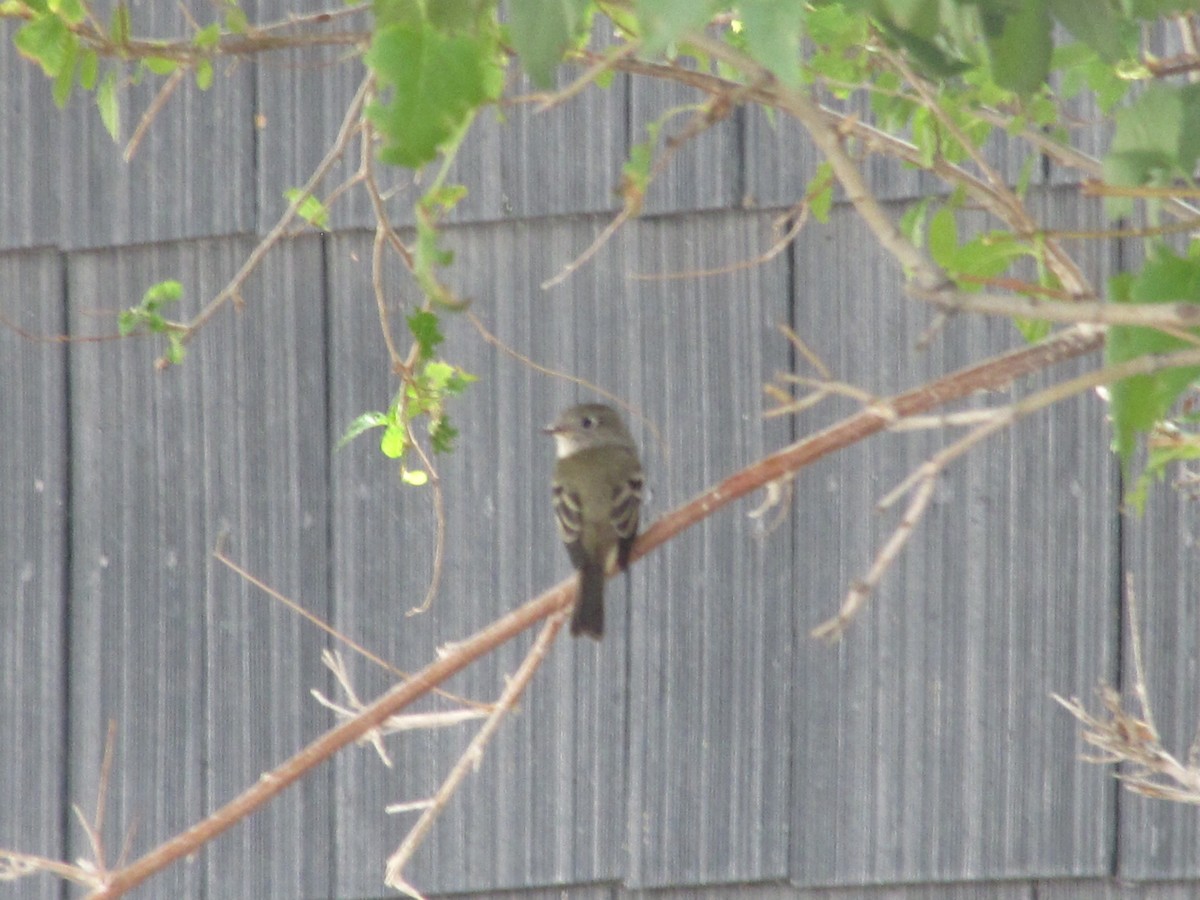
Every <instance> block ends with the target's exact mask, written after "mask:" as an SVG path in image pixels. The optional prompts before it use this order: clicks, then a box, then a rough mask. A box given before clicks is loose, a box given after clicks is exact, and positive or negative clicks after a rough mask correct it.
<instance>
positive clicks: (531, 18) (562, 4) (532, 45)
mask: <svg viewBox="0 0 1200 900" xmlns="http://www.w3.org/2000/svg"><path fill="white" fill-rule="evenodd" d="M589 5H590V2H589V0H521V2H520V3H513V4H511V5H510V6H509V17H508V28H509V33H510V34H511V36H512V42H513V46H514V47H515V48H516V50H517V54H518V55H519V56H520V57H521V64H522V65H523V66H524V67H525V71H526V72H528V73H529V77H530V78H531V79H533V83H534V84H536V85H538V86H539V87H543V88H548V87H551V86H552V85H553V84H554V70H555V69H556V68H557V66H558V63H559V61H560V60H561V59H562V57H563V53H564V52H565V51H566V50H567V48H568V47H570V46H571V45H572V44H573V43H574V42H575V39H576V37H577V36H578V35H579V32H580V30H581V28H582V26H583V25H584V23H585V22H586V21H587V19H586V16H585V13H586V11H587V9H588V6H589Z"/></svg>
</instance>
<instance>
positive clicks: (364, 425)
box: [337, 412, 388, 448]
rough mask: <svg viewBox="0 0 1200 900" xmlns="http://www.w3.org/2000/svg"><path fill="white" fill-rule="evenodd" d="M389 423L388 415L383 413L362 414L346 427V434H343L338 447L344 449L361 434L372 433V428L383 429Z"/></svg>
mask: <svg viewBox="0 0 1200 900" xmlns="http://www.w3.org/2000/svg"><path fill="white" fill-rule="evenodd" d="M387 423H388V416H387V413H381V412H365V413H362V414H361V415H359V416H357V417H356V418H355V419H354V421H353V422H351V423H350V424H349V425H348V426H347V427H346V430H345V432H343V433H342V437H341V439H340V440H339V441H338V443H337V445H338V447H339V448H341V447H344V446H345V445H346V444H348V443H350V442H351V441H352V440H354V439H355V438H356V437H358V436H359V435H360V434H363V433H365V432H367V431H370V430H371V429H372V428H381V427H383V426H384V425H387Z"/></svg>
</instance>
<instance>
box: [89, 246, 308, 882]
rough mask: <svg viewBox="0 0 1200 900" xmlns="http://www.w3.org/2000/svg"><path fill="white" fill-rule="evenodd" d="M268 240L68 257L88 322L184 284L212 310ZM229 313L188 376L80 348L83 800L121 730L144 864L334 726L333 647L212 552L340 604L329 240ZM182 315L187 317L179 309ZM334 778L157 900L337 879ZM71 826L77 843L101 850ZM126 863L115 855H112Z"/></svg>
mask: <svg viewBox="0 0 1200 900" xmlns="http://www.w3.org/2000/svg"><path fill="white" fill-rule="evenodd" d="M252 246H253V243H252V241H251V240H249V239H242V240H224V241H216V242H201V243H196V244H189V245H161V246H158V247H152V248H142V249H128V250H122V251H119V252H115V253H114V252H108V253H103V254H78V255H75V256H73V257H72V258H71V260H70V263H71V264H70V271H69V276H70V280H69V290H70V294H71V325H72V329H73V333H75V334H78V335H81V336H84V335H92V334H111V333H112V332H113V331H114V324H113V320H112V315H111V313H112V311H113V310H114V309H115V308H116V307H119V306H122V305H128V304H130V303H131V302H133V301H135V300H136V299H137V297H138V296H139V295H140V292H141V291H142V290H143V289H144V288H145V287H146V286H147V285H148V284H150V283H151V282H154V281H157V280H159V279H162V278H164V277H178V278H180V280H181V281H182V282H183V283H184V284H185V285H186V290H187V294H186V300H185V302H184V308H185V309H186V310H190V311H195V310H196V309H198V308H199V306H200V304H201V302H203V301H204V300H205V299H207V297H209V296H211V295H212V294H213V293H215V292H216V291H217V290H218V289H219V288H220V287H221V286H222V285H223V283H224V281H225V279H227V278H228V277H229V276H230V275H231V274H232V273H233V271H235V269H236V267H237V266H238V265H239V264H240V262H241V260H242V259H243V258H244V256H245V254H246V253H247V252H248V251H249V249H250V248H251V247H252ZM277 252H278V255H277V256H275V257H274V258H273V259H272V260H270V261H269V262H268V264H267V268H266V269H265V270H264V272H263V273H261V275H260V276H259V278H258V279H257V280H256V281H255V282H254V283H252V284H251V285H250V286H248V287H247V289H246V291H245V292H244V296H245V298H246V300H247V307H246V311H245V312H244V313H243V314H242V315H240V316H239V315H235V314H234V311H233V309H232V308H229V309H226V310H224V311H223V312H222V313H220V314H218V316H217V317H216V318H214V319H213V320H212V321H211V322H210V323H209V325H208V326H207V327H206V328H205V330H204V331H202V332H201V333H200V334H199V335H198V336H197V338H196V339H195V341H194V342H193V343H192V344H191V345H190V352H189V356H188V358H187V361H186V362H185V363H184V364H183V365H182V366H180V367H178V368H174V369H170V370H168V371H166V372H162V373H156V372H155V371H154V368H153V361H154V358H155V356H156V355H157V354H158V353H160V352H161V350H162V347H161V345H160V344H159V343H158V342H157V341H155V340H150V339H131V340H127V341H123V342H120V343H115V342H111V341H108V342H100V343H81V344H77V345H72V347H73V355H72V370H71V410H70V412H71V415H72V421H73V423H74V430H73V435H74V437H73V451H74V452H73V468H72V475H73V479H72V497H73V506H74V511H75V515H74V516H73V518H72V523H73V525H72V558H73V560H74V562H75V571H74V573H73V578H72V583H71V589H72V598H73V599H72V615H71V619H70V628H71V632H70V637H71V642H72V643H71V646H72V659H73V669H72V680H71V691H70V699H71V735H72V740H71V747H70V751H71V756H70V769H69V772H70V776H69V777H70V781H69V790H70V794H71V796H72V797H74V798H92V797H94V796H95V792H96V789H97V776H98V772H99V765H100V760H101V754H102V751H103V746H104V740H105V731H106V725H107V723H108V722H109V721H112V722H114V723H115V726H116V729H117V732H116V737H117V741H116V746H115V750H116V753H115V757H114V765H113V774H112V778H111V781H110V785H109V791H108V819H107V822H108V830H107V832H106V835H105V837H106V843H107V845H108V846H109V847H114V848H115V847H120V846H121V845H122V841H123V840H124V837H125V835H126V833H127V832H128V831H129V830H130V829H134V828H135V829H136V831H135V833H134V836H133V842H132V846H131V851H132V852H133V853H134V854H137V853H139V852H141V851H144V850H145V849H148V848H149V847H150V846H152V845H154V844H155V843H157V842H159V841H161V840H164V839H165V838H167V837H169V836H171V835H172V834H175V833H176V832H178V831H179V830H181V829H182V828H184V827H186V826H188V825H190V824H192V823H193V822H195V821H197V820H199V819H200V818H202V817H203V816H204V815H206V814H207V813H208V812H210V811H211V810H212V809H213V808H214V807H215V806H217V805H219V804H221V803H224V802H225V801H227V800H229V799H231V798H232V796H233V795H234V794H235V793H237V792H239V791H241V790H242V789H243V788H245V787H246V786H248V785H250V784H252V783H253V782H254V781H255V780H257V778H258V777H259V776H260V774H261V773H262V772H263V771H265V770H266V769H268V768H270V767H272V766H273V765H275V764H276V763H278V762H279V761H281V760H282V759H283V758H285V757H286V756H288V755H290V754H291V753H292V752H293V751H294V750H296V749H298V747H299V746H301V745H302V744H303V743H306V742H307V741H308V740H310V739H311V738H312V737H315V736H316V734H317V733H319V731H320V730H322V729H323V728H324V727H325V721H324V717H323V716H321V715H320V714H319V713H318V712H317V711H316V708H315V705H314V703H313V701H312V699H311V697H310V696H309V693H308V691H309V688H311V687H313V686H325V685H326V684H327V676H326V673H325V672H324V671H323V670H322V669H321V667H320V665H319V662H318V661H317V659H316V656H317V653H318V650H319V648H320V647H321V646H323V645H324V643H325V640H324V637H323V636H322V635H320V634H318V633H316V632H314V631H313V630H312V629H311V628H310V626H308V625H306V624H301V623H299V622H298V621H297V619H296V618H295V616H294V615H292V614H291V613H289V612H286V611H284V610H283V609H282V608H281V607H279V606H278V605H277V604H275V603H274V602H273V601H271V600H270V599H269V598H267V597H265V596H263V595H262V594H261V593H260V592H259V591H258V589H256V588H253V587H251V586H250V585H248V584H246V583H244V582H242V581H240V580H239V579H237V578H235V577H233V575H232V573H230V572H228V571H227V570H226V569H225V567H224V566H221V565H219V564H218V563H216V562H215V561H213V560H212V559H211V553H212V551H213V549H214V547H215V546H216V543H217V541H218V538H219V536H220V535H222V534H223V533H226V532H228V534H229V536H230V540H229V544H228V548H229V552H230V554H231V556H233V557H234V558H235V559H237V560H239V561H241V562H243V563H245V564H246V566H247V567H248V568H250V569H251V570H252V571H255V573H256V574H258V575H260V576H261V577H263V579H264V580H266V581H268V582H269V583H272V584H273V585H274V586H276V587H277V588H279V589H280V590H282V591H284V592H287V593H289V594H291V595H292V596H296V597H297V599H299V600H301V601H302V602H305V603H306V605H308V606H309V607H310V608H312V609H313V610H314V611H315V612H317V613H318V614H320V613H322V612H323V611H324V610H325V609H326V604H327V598H326V597H325V596H324V586H325V583H326V581H325V574H324V573H325V571H326V562H325V554H324V548H325V546H326V533H325V527H324V508H325V504H326V499H325V480H326V474H325V473H326V467H325V463H324V459H325V452H326V447H327V446H328V436H327V434H326V432H325V421H326V420H325V412H324V401H323V397H324V393H323V389H322V387H321V385H322V382H323V372H322V365H323V359H324V351H323V344H322V321H323V312H322V309H321V288H322V285H321V282H320V274H319V273H320V271H321V266H320V246H319V243H318V242H316V241H309V242H307V243H306V244H304V245H298V246H294V247H285V248H282V249H281V250H280V251H277ZM171 312H173V310H172V311H169V312H168V314H171ZM330 777H331V776H330V773H329V772H328V770H318V771H316V772H314V773H312V774H310V775H309V777H308V778H307V779H305V781H304V782H303V784H302V785H300V786H298V787H296V788H293V789H292V790H291V791H290V792H288V793H287V794H285V795H284V796H283V797H281V798H279V799H277V800H276V801H275V802H274V803H273V804H272V805H271V807H270V808H269V810H267V811H266V812H265V813H264V814H262V815H260V816H259V817H257V818H253V819H251V820H250V821H249V822H247V823H245V824H244V825H242V826H241V827H240V828H238V829H235V831H234V832H232V833H231V834H228V835H227V836H225V837H223V838H222V839H220V840H219V841H218V842H217V843H216V844H214V846H213V847H212V848H211V850H210V854H211V855H210V856H208V857H206V860H207V861H206V864H205V865H203V866H186V865H183V866H175V867H173V868H171V869H169V870H168V871H166V872H164V873H163V874H161V875H159V876H157V878H156V879H155V881H154V888H153V890H154V891H155V893H156V895H158V896H200V895H202V894H203V893H204V892H206V891H208V892H212V894H213V895H214V896H218V895H219V896H238V895H251V894H259V893H261V892H262V891H267V892H268V893H272V894H275V895H279V896H300V895H311V894H323V893H326V892H328V891H330V890H331V889H332V885H331V883H330V878H331V871H330V868H329V865H330V854H329V851H328V848H329V846H330V844H331V842H332V835H331V828H332V822H331V819H330V813H331V811H330V810H329V808H328V806H327V802H328V797H329V779H330ZM82 840H83V839H82V837H81V836H80V835H79V834H78V832H77V830H73V831H72V833H71V840H70V848H71V850H70V852H71V854H72V855H81V854H82V853H83V847H82ZM110 862H111V861H110Z"/></svg>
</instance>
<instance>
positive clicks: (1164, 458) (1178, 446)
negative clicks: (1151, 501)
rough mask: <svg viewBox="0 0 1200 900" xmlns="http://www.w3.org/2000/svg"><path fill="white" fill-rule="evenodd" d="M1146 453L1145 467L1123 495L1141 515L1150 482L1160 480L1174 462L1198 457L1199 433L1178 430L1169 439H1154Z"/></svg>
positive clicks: (1199, 457) (1199, 452)
mask: <svg viewBox="0 0 1200 900" xmlns="http://www.w3.org/2000/svg"><path fill="white" fill-rule="evenodd" d="M1154 444H1155V445H1154V446H1151V447H1150V452H1149V453H1148V454H1147V458H1146V467H1145V468H1144V469H1142V472H1141V474H1140V475H1139V476H1138V479H1137V482H1136V483H1135V484H1134V486H1133V487H1132V488H1131V489H1130V490H1129V492H1128V493H1127V494H1126V495H1125V502H1126V503H1127V504H1129V505H1130V506H1132V507H1133V508H1134V509H1135V510H1136V511H1137V513H1138V515H1141V514H1142V513H1144V512H1145V510H1146V497H1147V495H1148V493H1149V490H1150V485H1151V483H1153V482H1155V481H1162V480H1163V479H1164V478H1165V477H1166V474H1167V469H1168V468H1169V467H1170V466H1171V465H1173V464H1174V463H1182V462H1193V461H1194V460H1197V459H1200V435H1196V434H1188V433H1186V432H1179V433H1175V434H1173V435H1172V436H1171V437H1170V438H1169V439H1166V440H1163V441H1155V442H1154Z"/></svg>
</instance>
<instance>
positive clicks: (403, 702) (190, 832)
mask: <svg viewBox="0 0 1200 900" xmlns="http://www.w3.org/2000/svg"><path fill="white" fill-rule="evenodd" d="M1102 341H1103V337H1102V336H1101V334H1100V333H1099V332H1096V331H1095V330H1093V329H1090V328H1087V327H1079V328H1073V329H1070V330H1067V331H1063V332H1060V333H1059V334H1057V335H1055V336H1053V337H1051V338H1049V339H1047V340H1046V341H1043V342H1042V343H1040V344H1036V345H1034V346H1032V347H1026V348H1022V349H1019V350H1014V351H1012V352H1010V353H1005V354H1003V355H1001V356H997V357H994V358H992V359H989V360H986V361H985V362H982V363H979V364H977V365H974V366H970V367H968V368H965V369H960V370H959V371H957V372H953V373H951V374H949V375H947V376H945V377H943V378H939V379H937V380H936V381H931V382H929V383H928V384H924V385H922V386H921V387H919V388H915V389H913V390H911V391H907V392H906V393H903V394H898V395H896V396H895V397H892V398H890V399H885V400H881V401H879V402H878V403H876V404H874V405H873V406H871V407H868V408H867V409H865V410H863V411H862V412H859V413H857V414H855V415H853V416H850V417H849V418H847V419H843V420H842V421H841V422H839V423H837V424H835V425H832V426H830V427H829V428H826V429H825V430H824V431H820V432H818V433H816V434H814V435H812V436H810V437H807V438H805V439H804V440H801V441H797V442H796V443H794V444H792V445H791V446H788V447H785V448H784V449H782V450H779V451H777V452H776V453H772V454H770V455H769V456H766V457H764V458H762V459H761V460H759V461H758V462H756V463H754V464H752V465H750V466H747V467H746V468H744V469H742V470H740V471H738V472H736V473H734V474H733V475H731V476H729V477H728V478H726V479H725V480H724V481H722V482H721V483H720V484H718V485H716V486H715V487H713V488H710V489H709V490H707V491H705V492H704V493H703V494H701V495H699V496H698V497H696V498H695V499H693V500H691V501H690V502H688V503H686V504H684V505H683V506H681V507H679V508H678V509H676V510H673V511H672V512H670V513H668V514H667V515H665V516H663V517H662V518H661V519H659V520H658V521H657V522H655V523H654V524H653V525H652V526H651V527H650V528H649V529H648V530H647V531H646V532H645V533H644V534H643V535H642V536H641V538H639V540H638V542H637V544H636V546H635V547H634V548H633V554H632V556H633V558H634V559H638V558H640V557H642V556H645V555H646V554H647V553H649V552H650V551H651V550H653V549H655V548H656V547H659V546H661V545H662V544H664V543H666V542H667V541H668V540H670V539H671V538H673V537H674V536H675V535H677V534H679V533H680V532H681V531H683V530H685V529H686V528H689V527H691V526H692V525H695V524H696V523H698V522H700V521H702V520H703V519H705V518H707V517H708V516H710V515H712V514H713V513H715V512H716V511H717V510H718V509H721V508H722V507H724V506H727V505H728V504H730V503H732V502H733V501H734V500H737V499H738V498H739V497H744V496H745V495H746V494H748V493H750V492H751V491H754V490H757V489H759V488H762V487H765V486H766V485H768V484H770V483H771V482H773V481H776V480H777V479H779V478H781V477H783V476H786V475H791V474H794V473H795V472H796V471H798V470H799V469H801V468H803V467H804V466H806V465H808V464H809V463H811V462H814V461H815V460H817V459H820V458H821V457H822V456H825V455H826V454H828V453H832V452H833V451H835V450H839V449H841V448H843V447H847V446H849V445H851V444H853V443H856V442H857V441H860V440H862V439H863V438H865V437H868V436H870V435H872V434H874V433H876V432H878V431H881V430H882V429H884V428H885V427H886V426H887V425H888V423H889V422H892V421H895V420H896V419H897V418H898V417H901V416H909V415H915V414H918V413H922V412H925V411H927V410H930V409H933V408H934V407H937V406H940V405H942V404H944V403H948V402H950V401H953V400H958V399H961V398H963V397H966V396H968V395H969V394H971V393H973V392H974V391H977V390H982V389H992V390H994V389H997V388H1000V387H1003V386H1004V385H1006V384H1009V383H1010V382H1012V381H1013V380H1015V379H1017V378H1020V377H1022V376H1025V375H1029V374H1031V373H1033V372H1037V371H1041V370H1042V369H1045V368H1047V367H1049V366H1052V365H1054V364H1056V363H1059V362H1062V361H1064V360H1067V359H1073V358H1075V357H1079V356H1082V355H1084V354H1087V353H1090V352H1092V351H1094V350H1097V349H1099V348H1100V346H1101V343H1102ZM574 595H575V579H574V578H570V579H567V580H566V581H563V582H561V583H559V584H558V585H556V586H555V587H553V588H551V589H550V590H548V591H546V592H545V593H543V594H542V595H541V596H539V597H537V598H536V599H534V600H531V601H529V602H528V603H526V604H525V605H524V606H521V607H519V608H517V609H515V610H513V611H512V612H511V613H509V614H508V615H506V616H504V617H503V618H501V619H499V620H497V621H496V622H493V623H492V624H491V625H489V626H488V627H487V628H484V629H483V630H482V631H480V632H477V633H476V634H475V635H473V636H472V637H469V638H467V639H466V640H464V641H462V642H461V643H458V644H456V645H455V646H454V649H453V650H452V651H451V652H449V653H447V654H446V655H444V656H443V657H441V658H439V659H438V660H436V661H435V662H433V663H430V664H429V665H428V666H426V667H425V668H424V669H422V670H421V671H420V672H417V673H416V674H415V675H413V676H412V678H411V679H410V680H408V681H406V682H404V683H403V684H400V685H397V686H396V687H394V688H392V689H391V690H390V691H388V692H387V693H386V694H384V695H383V696H382V697H380V698H379V699H378V700H376V701H375V702H374V703H372V704H371V705H370V706H368V707H367V708H366V709H364V710H363V712H362V714H361V715H359V716H357V717H356V718H354V719H351V720H350V721H348V722H345V723H343V724H341V725H339V726H337V727H336V728H333V729H331V730H329V731H327V732H326V733H325V734H323V735H322V736H321V737H319V738H317V739H316V740H315V741H313V742H312V743H311V744H309V745H308V746H307V747H305V748H303V749H302V750H300V752H298V753H297V754H296V755H295V756H293V757H291V758H290V759H288V760H287V761H285V762H284V763H283V764H281V765H280V766H278V767H277V768H276V769H274V770H273V771H271V772H269V773H267V774H266V775H264V776H263V777H262V778H260V779H259V780H258V781H257V782H255V784H254V785H252V786H251V787H250V788H248V789H247V790H245V791H244V792H243V793H242V794H241V795H239V796H238V797H236V798H234V799H233V800H231V801H230V802H229V803H227V804H226V805H225V806H223V807H222V808H220V809H218V810H217V811H216V812H214V813H213V814H212V815H211V816H209V817H208V818H206V819H204V820H203V821H201V822H198V823H196V824H195V825H193V826H192V827H191V828H189V829H187V830H186V831H184V832H182V833H180V834H179V835H177V836H176V837H174V838H171V839H170V840H168V841H166V842H165V843H163V844H160V845H159V846H158V847H156V848H154V849H153V850H151V851H150V852H149V853H147V854H146V855H145V856H143V857H141V858H140V859H137V860H135V861H134V862H132V863H131V864H129V865H128V866H126V867H125V868H122V869H120V870H119V871H116V872H113V873H112V875H111V877H110V878H109V879H108V880H107V882H106V884H105V886H104V887H103V888H100V889H98V890H97V891H95V892H94V893H93V894H92V895H91V896H92V897H106V898H111V897H118V896H120V895H121V894H123V893H125V892H126V891H127V890H129V889H130V888H132V887H135V886H137V885H139V884H141V883H142V882H143V881H145V880H146V879H147V878H149V877H150V876H151V875H153V874H154V873H156V872H158V871H160V870H161V869H164V868H166V867H167V866H168V865H170V864H171V863H173V862H175V861H176V860H178V859H180V858H182V857H185V856H188V855H190V854H192V853H194V852H196V850H197V849H198V848H199V847H201V846H202V845H203V844H205V843H206V842H207V841H209V840H211V839H212V838H214V837H216V836H217V835H218V834H221V833H222V832H224V831H226V830H228V829H229V828H231V827H232V826H233V825H234V824H235V823H237V822H239V821H241V820H242V819H243V818H245V817H246V816H248V815H249V814H250V813H251V812H253V811H254V810H255V809H257V808H258V807H260V806H262V805H263V804H265V803H266V802H267V801H269V800H271V799H272V798H273V797H275V796H277V795H278V794H280V793H282V792H283V791H284V790H285V789H286V788H287V787H288V786H289V785H291V784H292V783H293V782H295V781H296V780H298V779H299V778H300V777H301V776H302V775H304V773H305V772H307V771H308V770H309V769H311V768H313V767H315V766H317V765H318V764H320V763H321V762H323V761H325V760H326V759H328V758H329V757H330V756H332V755H333V754H334V753H336V752H337V751H338V750H340V749H342V748H343V747H345V746H346V745H348V744H350V743H353V742H354V741H356V740H357V739H358V738H360V737H361V736H362V735H364V734H366V733H367V732H368V731H370V730H371V729H373V728H376V727H378V726H379V725H381V724H382V723H383V722H384V721H385V720H387V719H388V718H389V717H391V716H393V715H395V714H396V713H398V712H400V710H402V709H404V708H405V707H407V706H408V705H409V704H411V703H412V702H413V701H414V700H417V699H418V698H419V697H421V696H423V695H424V694H426V693H427V692H429V691H430V690H432V689H433V688H435V687H437V686H438V685H440V684H441V683H442V682H444V681H445V680H446V679H448V678H450V677H451V676H452V675H454V674H455V673H457V672H459V671H461V670H462V669H464V668H466V667H467V666H468V665H469V664H470V663H472V662H473V661H474V660H476V659H478V658H479V657H481V656H483V655H484V654H486V653H488V652H490V651H492V650H494V649H495V648H496V647H499V646H500V645H501V644H504V643H506V642H508V641H509V640H511V639H512V638H514V637H516V636H517V635H518V634H520V633H521V632H523V631H524V630H525V629H527V628H529V627H530V626H531V625H533V624H534V623H536V622H538V621H540V620H542V619H544V618H546V616H548V615H550V614H552V613H554V612H556V611H557V610H560V609H562V608H563V607H565V606H566V605H567V604H568V603H570V602H571V601H572V600H573V599H574Z"/></svg>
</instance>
